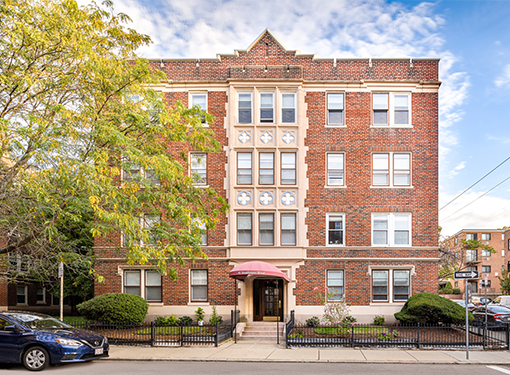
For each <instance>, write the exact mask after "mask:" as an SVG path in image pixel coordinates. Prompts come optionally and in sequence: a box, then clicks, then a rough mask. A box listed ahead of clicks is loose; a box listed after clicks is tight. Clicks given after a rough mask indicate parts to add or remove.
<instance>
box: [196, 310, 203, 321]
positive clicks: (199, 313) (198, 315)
mask: <svg viewBox="0 0 510 375" xmlns="http://www.w3.org/2000/svg"><path fill="white" fill-rule="evenodd" d="M204 317H205V311H204V309H203V308H201V307H199V308H198V309H196V310H195V318H196V320H197V322H200V321H203V320H204Z"/></svg>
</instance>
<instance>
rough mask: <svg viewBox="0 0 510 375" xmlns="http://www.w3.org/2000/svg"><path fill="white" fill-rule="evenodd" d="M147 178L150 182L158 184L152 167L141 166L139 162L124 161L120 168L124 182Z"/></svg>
mask: <svg viewBox="0 0 510 375" xmlns="http://www.w3.org/2000/svg"><path fill="white" fill-rule="evenodd" d="M142 177H144V178H145V179H147V180H149V182H151V183H152V184H155V185H159V183H160V181H159V178H158V176H157V174H156V172H155V171H154V170H153V169H146V168H142V167H141V166H140V165H139V164H137V163H134V162H130V161H129V160H126V161H125V165H124V168H123V169H122V180H123V181H126V182H135V181H140V180H141V178H142Z"/></svg>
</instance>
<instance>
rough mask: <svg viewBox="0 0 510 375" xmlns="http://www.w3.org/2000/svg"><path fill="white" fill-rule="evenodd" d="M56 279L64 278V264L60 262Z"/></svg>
mask: <svg viewBox="0 0 510 375" xmlns="http://www.w3.org/2000/svg"><path fill="white" fill-rule="evenodd" d="M58 277H59V278H61V277H64V263H63V262H60V264H59V265H58Z"/></svg>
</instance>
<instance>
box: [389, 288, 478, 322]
mask: <svg viewBox="0 0 510 375" xmlns="http://www.w3.org/2000/svg"><path fill="white" fill-rule="evenodd" d="M465 314H466V313H465V308H464V307H462V306H461V305H459V304H458V303H456V302H453V301H451V300H449V299H448V298H444V297H441V296H438V295H436V294H432V293H418V294H415V295H414V296H411V297H410V298H409V299H408V300H407V302H406V303H405V305H404V307H402V310H401V311H400V312H398V313H396V314H395V318H397V320H399V321H400V323H403V324H415V323H424V324H438V323H443V324H450V323H456V324H463V323H464V322H465V321H466V315H465ZM473 319H474V316H473V314H471V313H470V312H469V321H470V322H471V321H472V320H473Z"/></svg>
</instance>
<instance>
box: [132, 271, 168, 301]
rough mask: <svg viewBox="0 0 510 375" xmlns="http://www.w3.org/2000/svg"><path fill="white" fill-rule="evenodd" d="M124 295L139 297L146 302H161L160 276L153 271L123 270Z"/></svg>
mask: <svg viewBox="0 0 510 375" xmlns="http://www.w3.org/2000/svg"><path fill="white" fill-rule="evenodd" d="M124 293H126V294H134V295H136V296H140V297H142V298H145V299H146V300H147V301H148V302H160V301H162V299H161V297H162V288H161V274H160V273H159V272H157V271H154V270H125V271H124Z"/></svg>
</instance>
